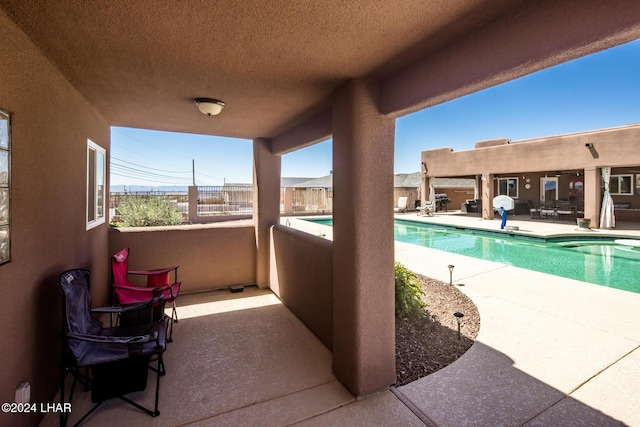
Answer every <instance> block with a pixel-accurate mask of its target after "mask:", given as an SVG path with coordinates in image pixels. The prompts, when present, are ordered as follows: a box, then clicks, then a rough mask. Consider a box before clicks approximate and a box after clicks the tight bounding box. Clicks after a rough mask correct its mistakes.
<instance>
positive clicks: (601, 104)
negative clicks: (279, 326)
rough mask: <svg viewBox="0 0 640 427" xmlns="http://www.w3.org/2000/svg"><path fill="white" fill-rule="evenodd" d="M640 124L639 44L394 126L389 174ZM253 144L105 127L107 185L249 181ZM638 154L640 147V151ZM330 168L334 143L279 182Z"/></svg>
mask: <svg viewBox="0 0 640 427" xmlns="http://www.w3.org/2000/svg"><path fill="white" fill-rule="evenodd" d="M632 123H640V40H636V41H634V42H631V43H627V44H625V45H622V46H618V47H615V48H612V49H609V50H606V51H603V52H599V53H596V54H593V55H590V56H587V57H584V58H580V59H577V60H574V61H571V62H567V63H565V64H561V65H557V66H555V67H552V68H549V69H546V70H543V71H540V72H537V73H534V74H531V75H528V76H525V77H522V78H520V79H517V80H514V81H511V82H508V83H504V84H502V85H499V86H496V87H493V88H489V89H485V90H483V91H480V92H477V93H474V94H471V95H467V96H464V97H462V98H458V99H455V100H453V101H449V102H446V103H444V104H440V105H437V106H434V107H431V108H428V109H426V110H423V111H419V112H416V113H413V114H410V115H407V116H404V117H401V118H399V119H398V120H397V122H396V146H395V167H394V170H395V173H409V172H417V171H418V170H419V169H420V152H421V151H423V150H428V149H433V148H441V147H450V148H453V149H454V150H456V151H458V150H467V149H472V148H473V147H474V145H475V143H476V142H477V141H483V140H487V139H494V138H509V139H511V140H515V141H517V140H521V139H527V138H535V137H543V136H549V135H558V134H564V133H571V132H579V131H586V130H593V129H601V128H608V127H614V126H623V125H628V124H632ZM252 145H253V144H252V142H251V141H250V140H242V139H232V138H221V137H210V136H203V135H190V134H181V133H166V132H158V131H147V130H141V129H131V128H117V127H114V128H112V133H111V161H112V163H111V164H112V168H111V185H122V184H127V185H152V186H161V185H189V184H190V183H191V182H192V172H191V171H192V160H195V172H196V184H198V185H221V184H223V182H251V179H252ZM639 148H640V144H639ZM331 169H332V160H331V141H325V142H321V143H319V144H316V145H314V146H311V147H307V148H304V149H302V150H298V151H296V152H293V153H289V154H286V155H284V156H283V158H282V176H287V177H319V176H324V175H327V174H328V173H329V171H330V170H331Z"/></svg>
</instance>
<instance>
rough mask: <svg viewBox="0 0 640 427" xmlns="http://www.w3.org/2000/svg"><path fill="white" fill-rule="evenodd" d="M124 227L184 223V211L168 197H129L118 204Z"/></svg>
mask: <svg viewBox="0 0 640 427" xmlns="http://www.w3.org/2000/svg"><path fill="white" fill-rule="evenodd" d="M118 211H119V212H120V223H121V225H122V226H123V227H150V226H155V225H178V224H182V212H180V210H179V209H178V207H177V206H175V205H173V204H171V202H169V201H168V200H166V199H161V198H158V197H151V198H148V199H147V198H142V197H137V196H134V197H127V198H126V199H125V200H123V201H122V202H120V206H118Z"/></svg>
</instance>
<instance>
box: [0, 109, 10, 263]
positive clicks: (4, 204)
mask: <svg viewBox="0 0 640 427" xmlns="http://www.w3.org/2000/svg"><path fill="white" fill-rule="evenodd" d="M10 168H11V121H10V116H9V113H7V112H6V111H2V110H0V264H4V263H5V262H8V261H9V260H10V259H11V251H10V240H9V225H10V218H9V214H10V212H11V209H10V206H9V203H10V201H11V197H10V195H11V193H10V190H11V187H10V183H11V169H10Z"/></svg>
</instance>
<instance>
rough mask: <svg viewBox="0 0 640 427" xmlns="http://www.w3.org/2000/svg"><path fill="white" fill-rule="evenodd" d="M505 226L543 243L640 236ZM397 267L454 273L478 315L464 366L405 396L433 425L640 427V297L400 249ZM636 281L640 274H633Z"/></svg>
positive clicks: (446, 220) (477, 223) (473, 222)
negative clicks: (560, 237)
mask: <svg viewBox="0 0 640 427" xmlns="http://www.w3.org/2000/svg"><path fill="white" fill-rule="evenodd" d="M407 217H408V216H407ZM414 219H416V218H414ZM428 220H429V221H434V222H439V223H441V224H454V225H463V226H464V225H467V226H473V227H481V228H487V229H493V230H496V229H498V228H499V224H500V222H499V221H498V220H494V221H482V220H480V219H479V218H474V217H468V216H457V215H437V216H435V217H433V218H428ZM507 224H508V225H515V226H518V227H519V228H520V230H531V232H533V233H535V234H538V235H553V234H589V233H592V234H615V235H620V236H623V237H627V238H638V237H639V236H640V233H639V232H638V230H621V229H617V230H607V231H601V230H594V231H590V232H589V231H588V232H584V231H579V230H576V228H577V227H576V226H575V225H574V224H567V223H564V224H563V223H553V222H544V221H518V220H510V221H508V223H507ZM396 259H397V260H398V261H400V262H402V263H404V264H405V265H407V267H408V268H410V269H412V270H414V271H417V272H419V273H421V274H424V275H427V276H430V277H434V278H436V279H440V280H442V281H448V280H449V270H448V268H447V265H449V264H453V265H455V269H454V276H453V282H454V284H456V285H457V286H459V289H460V290H462V291H463V292H465V293H466V294H467V295H468V296H469V297H471V299H472V300H473V301H474V303H475V304H476V305H477V306H478V309H479V311H480V317H481V327H480V333H479V335H478V337H477V341H476V343H475V344H474V345H473V346H472V347H471V349H470V350H469V351H468V352H467V353H466V354H465V355H464V356H463V357H462V358H461V359H459V360H458V361H456V362H454V363H453V364H452V365H450V366H448V367H447V368H445V369H443V370H441V371H439V372H436V373H435V374H433V375H430V376H428V377H425V378H423V379H421V380H418V381H416V382H414V383H411V384H408V385H406V386H404V387H400V392H401V393H402V394H403V395H404V396H406V397H407V398H408V399H409V400H410V401H411V402H412V403H413V404H414V405H415V406H416V407H417V408H419V409H420V411H422V412H423V413H424V414H425V415H426V416H427V417H428V418H429V420H431V421H432V422H433V423H434V424H436V425H439V426H459V425H478V426H489V425H490V426H497V425H508V426H519V425H527V426H529V425H530V426H536V425H539V426H549V425H558V426H560V425H562V426H569V425H593V426H604V425H621V424H627V425H636V426H638V425H640V411H639V410H638V404H639V403H640V324H639V323H638V321H637V319H636V318H637V315H638V313H640V294H635V293H631V292H626V291H620V290H617V289H611V288H607V287H604V286H598V285H592V284H588V283H584V282H579V281H575V280H570V279H564V278H561V277H558V276H552V275H548V274H543V273H537V272H534V271H530V270H523V269H520V268H516V267H511V266H507V265H504V264H498V263H493V262H488V261H484V260H478V259H474V258H469V257H465V256H459V255H454V254H449V253H445V252H439V251H435V250H431V249H428V248H420V247H416V246H414V245H407V244H401V243H397V244H396ZM629 279H630V280H640V274H638V272H629Z"/></svg>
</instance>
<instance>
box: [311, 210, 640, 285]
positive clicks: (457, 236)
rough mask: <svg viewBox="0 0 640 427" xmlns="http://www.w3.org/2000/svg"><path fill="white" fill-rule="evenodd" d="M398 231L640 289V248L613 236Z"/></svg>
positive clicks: (432, 244) (475, 253) (441, 246)
mask: <svg viewBox="0 0 640 427" xmlns="http://www.w3.org/2000/svg"><path fill="white" fill-rule="evenodd" d="M311 221H313V222H316V223H319V224H326V225H331V224H332V222H331V220H330V219H326V220H324V219H323V220H311ZM394 232H395V240H397V241H399V242H405V243H411V244H414V245H420V246H424V247H427V248H432V249H437V250H440V251H445V252H451V253H455V254H460V255H466V256H470V257H474V258H480V259H485V260H487V261H494V262H499V263H502V264H508V265H513V266H515V267H521V268H526V269H528V270H534V271H539V272H542V273H548V274H553V275H555V276H560V277H566V278H569V279H576V280H580V281H583V282H588V283H594V284H597V285H602V286H608V287H611V288H617V289H622V290H626V291H631V292H636V293H640V249H637V248H633V247H630V246H625V245H618V244H616V243H615V242H614V240H615V239H614V238H613V237H589V236H584V237H582V236H573V237H553V238H542V237H533V236H523V235H518V234H506V233H498V232H491V231H485V230H477V229H469V228H458V227H449V226H440V225H433V224H425V223H418V222H413V221H406V220H396V221H395V227H394Z"/></svg>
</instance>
